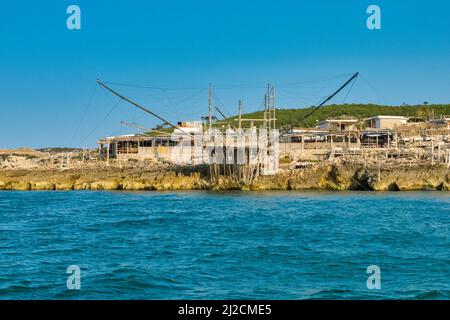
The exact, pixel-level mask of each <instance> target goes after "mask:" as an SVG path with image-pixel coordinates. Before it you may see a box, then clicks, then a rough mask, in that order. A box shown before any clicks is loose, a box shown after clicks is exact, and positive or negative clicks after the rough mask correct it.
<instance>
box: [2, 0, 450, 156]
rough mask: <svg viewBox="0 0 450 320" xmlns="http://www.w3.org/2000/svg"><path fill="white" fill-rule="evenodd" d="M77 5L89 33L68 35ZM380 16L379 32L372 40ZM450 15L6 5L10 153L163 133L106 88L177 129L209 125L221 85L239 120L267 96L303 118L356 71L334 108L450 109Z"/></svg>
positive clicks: (196, 5) (213, 6)
mask: <svg viewBox="0 0 450 320" xmlns="http://www.w3.org/2000/svg"><path fill="white" fill-rule="evenodd" d="M70 4H76V5H79V7H80V8H81V30H68V29H67V27H66V19H67V17H68V14H67V13H66V8H67V7H68V6H69V5H70ZM370 4H377V5H379V6H380V8H381V10H382V11H381V12H382V29H381V30H372V31H371V30H368V28H367V27H366V19H367V17H368V15H367V14H366V9H367V7H368V6H369V5H370ZM449 14H450V2H449V1H447V0H429V1H419V0H410V1H400V0H395V1H393V0H388V1H387V0H386V1H384V0H371V1H365V0H345V1H344V0H343V1H336V0H329V1H327V0H314V1H312V0H309V1H305V0H295V1H284V0H278V1H265V0H259V1H243V0H241V1H234V0H226V1H222V0H214V1H211V0H210V1H195V0H192V1H187V0H184V1H180V0H178V1H152V0H150V1H148V0H147V1H144V0H142V1H136V0H127V1H123V0H117V1H106V0H71V1H65V0H54V1H50V0H46V1H23V0H15V1H9V2H3V3H2V4H1V5H0V36H1V38H0V40H1V41H0V66H1V68H0V88H1V89H0V92H1V99H0V115H1V117H0V119H1V126H0V148H12V147H22V146H30V147H47V146H53V147H57V146H59V147H61V146H72V147H75V146H80V147H93V146H95V142H96V139H97V138H99V137H101V136H107V135H113V134H119V133H133V132H134V129H131V128H128V127H124V126H123V125H121V124H120V121H121V120H125V121H129V122H131V121H135V122H136V123H138V124H140V125H143V126H146V127H151V126H154V125H155V124H158V123H159V121H157V120H155V119H153V118H151V117H149V116H147V115H146V114H144V113H142V112H141V111H139V110H135V109H134V108H133V107H131V106H129V105H127V104H126V103H124V102H121V103H119V104H118V105H116V104H117V99H116V98H114V97H113V96H111V95H110V94H108V93H106V92H105V91H104V90H102V89H100V88H99V87H98V86H96V83H95V80H96V79H97V78H99V79H102V80H105V81H109V82H113V83H118V84H128V86H123V85H117V84H116V85H112V86H113V87H114V88H115V89H117V90H118V91H120V92H123V93H124V94H126V95H128V96H129V97H131V98H134V99H136V100H137V101H138V102H140V103H142V104H143V105H144V106H147V107H148V108H150V109H151V110H153V111H155V112H157V113H159V114H161V115H162V116H163V117H167V118H168V120H171V121H178V120H195V119H198V118H199V117H200V116H202V115H204V114H205V113H206V112H207V86H208V83H209V82H212V83H213V86H214V87H215V90H214V92H215V97H214V98H215V99H214V100H215V104H217V105H218V106H220V107H222V109H223V111H224V112H225V113H227V114H229V115H231V114H235V113H236V109H237V108H236V106H237V102H238V99H240V98H242V99H243V100H244V110H245V111H254V110H258V109H259V108H260V107H261V102H262V100H263V94H264V89H263V87H264V86H265V85H266V83H269V82H270V83H272V84H274V85H275V86H277V107H279V108H303V107H306V106H310V105H314V104H316V103H317V102H318V101H319V100H320V98H322V97H323V96H326V95H327V94H329V93H331V91H333V89H335V88H337V87H338V86H339V85H340V84H341V83H342V82H344V81H345V77H346V76H348V75H349V74H351V73H352V72H356V71H359V72H361V75H362V77H361V78H360V79H358V80H357V82H356V83H355V85H354V87H353V88H352V90H351V91H349V90H346V91H345V92H343V93H342V94H341V95H339V96H338V97H336V99H335V100H334V102H335V103H341V102H344V101H345V102H358V103H359V102H362V103H369V102H373V103H382V104H401V103H403V102H405V103H408V104H418V103H422V102H423V101H428V102H430V103H450V19H449ZM130 85H132V86H130ZM136 85H138V86H143V87H146V88H138V87H134V86H136ZM152 88H153V89H152ZM115 105H116V107H115V108H114V106H115Z"/></svg>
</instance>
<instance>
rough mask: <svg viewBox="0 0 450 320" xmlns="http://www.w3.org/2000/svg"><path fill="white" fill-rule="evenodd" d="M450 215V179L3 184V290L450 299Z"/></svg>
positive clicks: (1, 293)
mask: <svg viewBox="0 0 450 320" xmlns="http://www.w3.org/2000/svg"><path fill="white" fill-rule="evenodd" d="M449 225H450V197H449V193H445V192H442V193H439V192H403V193H372V192H339V193H329V192H267V193H242V192H226V193H211V192H197V191H196V192H167V193H156V192H143V193H139V192H133V193H126V192H100V191H98V192H97V191H96V192H93V191H92V192H91V191H80V192H55V191H52V192H47V191H43V192H39V191H32V192H18V191H11V192H0V298H1V299H246V298H248V299H324V298H329V299H373V298H374V299H387V298H396V299H412V298H415V299H449V298H450V241H449V237H450V228H449ZM69 265H78V266H80V268H81V290H68V289H67V286H66V280H67V276H68V275H67V274H66V268H67V267H68V266H69ZM369 265H378V266H379V267H380V268H381V285H382V287H381V290H369V289H367V286H366V280H367V277H368V274H367V273H366V268H367V267H368V266H369Z"/></svg>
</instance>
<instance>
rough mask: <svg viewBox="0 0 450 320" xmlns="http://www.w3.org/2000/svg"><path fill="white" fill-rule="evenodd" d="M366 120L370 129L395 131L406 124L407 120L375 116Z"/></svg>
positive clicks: (398, 117) (400, 117)
mask: <svg viewBox="0 0 450 320" xmlns="http://www.w3.org/2000/svg"><path fill="white" fill-rule="evenodd" d="M366 120H367V121H368V123H369V128H372V129H395V128H397V127H400V126H403V125H406V124H407V123H408V118H406V117H402V116H375V117H371V118H367V119H366Z"/></svg>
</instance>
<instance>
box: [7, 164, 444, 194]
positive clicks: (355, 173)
mask: <svg viewBox="0 0 450 320" xmlns="http://www.w3.org/2000/svg"><path fill="white" fill-rule="evenodd" d="M304 189H323V190H374V191H403V190H445V191H447V190H450V170H449V168H447V167H446V166H443V165H435V166H419V165H418V166H403V167H402V166H390V167H383V168H379V167H378V166H372V167H370V166H365V165H354V164H350V165H349V164H342V163H335V164H332V163H320V164H314V165H311V166H308V167H307V168H302V169H292V168H288V167H285V168H283V169H282V170H281V171H280V173H279V174H277V175H275V176H266V177H259V178H258V180H257V181H256V182H254V183H253V184H252V185H250V186H245V185H243V184H241V183H238V182H236V181H234V180H232V179H230V178H227V177H221V178H219V179H218V181H216V182H215V183H211V182H210V181H209V179H208V178H207V177H206V176H205V175H204V174H202V173H200V172H194V171H190V172H189V171H185V172H183V170H181V171H160V172H155V171H152V170H142V169H119V168H111V169H103V170H76V169H72V170H34V169H33V170H2V171H0V190H254V191H262V190H304Z"/></svg>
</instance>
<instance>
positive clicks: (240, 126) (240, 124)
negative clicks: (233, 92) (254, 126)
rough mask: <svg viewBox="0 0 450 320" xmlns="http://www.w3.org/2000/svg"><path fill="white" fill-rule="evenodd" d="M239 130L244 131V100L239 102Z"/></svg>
mask: <svg viewBox="0 0 450 320" xmlns="http://www.w3.org/2000/svg"><path fill="white" fill-rule="evenodd" d="M239 129H242V100H239Z"/></svg>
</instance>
